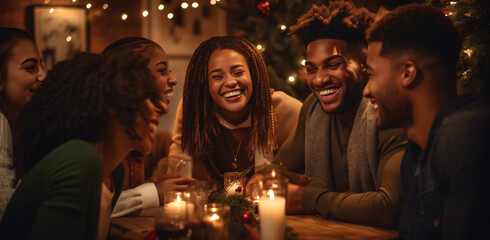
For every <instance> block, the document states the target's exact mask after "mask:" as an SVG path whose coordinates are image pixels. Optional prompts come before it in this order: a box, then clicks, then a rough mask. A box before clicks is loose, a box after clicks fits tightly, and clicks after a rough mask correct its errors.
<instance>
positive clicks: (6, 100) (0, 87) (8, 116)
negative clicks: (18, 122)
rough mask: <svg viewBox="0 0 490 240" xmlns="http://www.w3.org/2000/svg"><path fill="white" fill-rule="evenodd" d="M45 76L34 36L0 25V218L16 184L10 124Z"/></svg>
mask: <svg viewBox="0 0 490 240" xmlns="http://www.w3.org/2000/svg"><path fill="white" fill-rule="evenodd" d="M45 77H46V73H45V72H44V69H43V68H42V60H41V56H40V55H39V51H38V49H37V47H36V44H35V43H34V39H32V38H31V36H29V34H27V33H26V32H24V31H22V30H20V29H16V28H0V221H1V220H2V217H3V213H4V211H5V208H6V207H7V203H8V201H9V199H10V197H11V196H12V194H13V193H14V190H15V186H16V185H17V184H16V183H15V182H16V181H14V179H15V174H14V169H13V162H12V151H13V150H12V131H11V127H13V126H14V122H15V119H16V118H17V117H18V116H19V114H20V113H21V112H22V110H23V109H24V106H25V104H26V103H27V102H28V101H29V100H30V99H31V97H32V94H33V93H34V92H35V91H36V90H37V89H38V88H39V86H40V85H41V83H42V81H43V80H44V78H45Z"/></svg>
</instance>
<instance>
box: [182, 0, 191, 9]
mask: <svg viewBox="0 0 490 240" xmlns="http://www.w3.org/2000/svg"><path fill="white" fill-rule="evenodd" d="M180 6H181V7H182V8H183V9H186V8H188V7H189V4H188V3H186V2H183V3H182V4H180Z"/></svg>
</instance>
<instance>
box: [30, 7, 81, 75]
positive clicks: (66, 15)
mask: <svg viewBox="0 0 490 240" xmlns="http://www.w3.org/2000/svg"><path fill="white" fill-rule="evenodd" d="M26 17H27V19H26V24H27V26H26V27H27V29H28V30H30V31H31V33H32V35H33V37H34V39H35V40H36V43H37V46H38V48H39V52H40V53H41V57H42V58H43V61H44V65H45V68H46V69H48V70H49V69H51V68H52V67H53V66H54V65H55V64H56V63H57V62H59V61H62V60H65V59H69V58H71V57H73V56H74V55H76V54H77V53H80V52H82V51H87V49H88V21H87V9H86V8H85V7H83V6H81V7H77V6H49V5H43V6H30V7H29V8H28V9H27V14H26Z"/></svg>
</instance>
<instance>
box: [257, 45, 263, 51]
mask: <svg viewBox="0 0 490 240" xmlns="http://www.w3.org/2000/svg"><path fill="white" fill-rule="evenodd" d="M257 50H259V51H261V52H263V51H265V48H264V47H263V46H262V45H260V44H257Z"/></svg>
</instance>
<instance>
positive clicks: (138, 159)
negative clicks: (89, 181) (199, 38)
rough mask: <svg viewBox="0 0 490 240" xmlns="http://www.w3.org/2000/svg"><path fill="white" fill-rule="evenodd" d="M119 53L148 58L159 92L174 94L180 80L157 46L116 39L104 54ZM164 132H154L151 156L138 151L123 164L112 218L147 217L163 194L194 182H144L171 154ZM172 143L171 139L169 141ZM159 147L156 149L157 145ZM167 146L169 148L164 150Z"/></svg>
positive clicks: (141, 40) (162, 179)
mask: <svg viewBox="0 0 490 240" xmlns="http://www.w3.org/2000/svg"><path fill="white" fill-rule="evenodd" d="M119 51H132V52H133V53H135V54H140V55H142V56H144V57H147V58H148V59H149V62H148V65H147V67H148V69H150V72H151V73H152V75H153V77H154V78H155V82H156V83H157V85H158V87H159V88H160V90H161V91H162V92H163V93H164V94H165V95H166V96H172V95H173V87H174V86H175V85H176V84H177V79H175V77H174V76H172V74H171V73H170V70H169V68H170V65H169V61H168V57H167V53H166V52H165V51H164V50H163V48H162V47H161V46H160V45H158V43H156V42H154V41H151V40H149V39H146V38H142V37H128V38H123V39H120V40H117V41H115V42H113V43H111V44H110V45H109V46H107V47H106V48H105V49H104V51H103V52H102V55H110V54H114V53H117V52H119ZM159 136H161V133H155V137H156V139H155V142H154V146H153V150H152V154H150V155H149V156H141V154H138V152H134V153H136V154H131V155H130V156H128V157H126V158H125V159H124V161H123V165H124V167H125V176H126V178H125V180H124V187H123V190H124V191H123V192H122V193H121V196H120V197H119V199H118V200H117V203H116V205H115V207H114V210H113V212H112V217H121V216H125V215H128V214H133V215H134V214H140V215H141V214H143V215H144V214H147V212H146V211H145V210H148V209H154V208H158V207H159V206H160V204H164V194H163V193H164V192H167V191H182V190H186V189H187V188H188V187H189V186H190V185H189V184H191V183H194V182H195V180H194V179H192V178H170V177H169V176H163V177H160V176H157V177H158V178H156V180H154V181H148V182H145V180H146V179H145V177H146V176H151V174H152V172H153V169H154V167H155V165H156V163H158V160H160V158H162V157H164V156H162V155H168V147H169V146H170V144H167V145H165V144H164V145H163V146H162V144H159V143H160V142H164V141H159V139H158V138H159ZM168 141H170V137H169V139H168ZM155 145H156V146H155ZM165 146H167V147H166V149H164V148H165Z"/></svg>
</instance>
